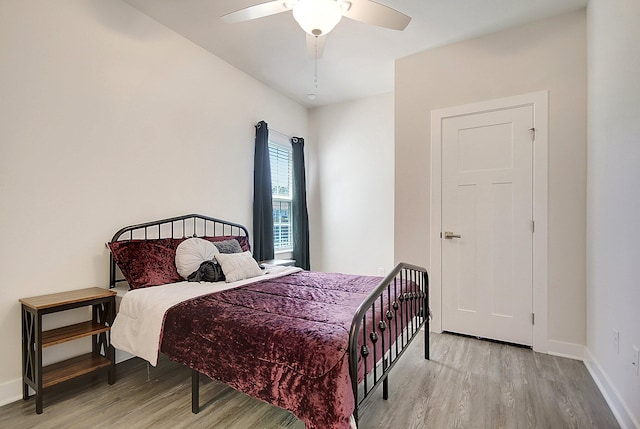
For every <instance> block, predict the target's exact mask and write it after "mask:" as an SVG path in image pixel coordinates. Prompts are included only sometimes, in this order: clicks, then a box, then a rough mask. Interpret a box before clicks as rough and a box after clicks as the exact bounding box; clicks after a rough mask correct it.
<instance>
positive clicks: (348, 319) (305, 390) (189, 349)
mask: <svg viewBox="0 0 640 429" xmlns="http://www.w3.org/2000/svg"><path fill="white" fill-rule="evenodd" d="M192 237H198V239H203V240H207V241H210V242H213V243H214V244H216V247H219V246H220V245H221V243H227V242H233V241H234V240H235V241H237V244H238V245H239V247H240V249H239V250H240V251H238V252H237V254H235V255H232V256H233V259H234V260H238V259H240V258H242V257H243V256H242V254H245V253H246V254H248V255H250V253H247V252H249V251H250V241H249V234H248V231H247V229H246V228H245V227H244V226H242V225H239V224H236V223H233V222H228V221H223V220H220V219H216V218H212V217H208V216H203V215H197V214H189V215H184V216H178V217H174V218H169V219H162V220H158V221H152V222H147V223H143V224H138V225H132V226H128V227H125V228H122V229H121V230H119V231H118V232H117V233H116V234H115V235H114V236H113V238H112V240H111V241H110V242H109V243H108V247H109V248H110V250H111V252H110V287H116V286H118V285H119V284H120V283H128V284H129V287H130V288H131V290H130V291H129V292H127V293H126V294H125V295H124V297H123V298H122V302H121V304H120V311H119V313H118V315H117V316H116V320H115V322H114V325H113V327H112V330H111V341H112V344H113V345H114V346H116V348H118V349H123V350H125V351H128V352H130V353H132V354H134V355H136V356H140V357H142V358H144V359H146V360H147V361H149V362H150V363H152V364H154V365H155V363H156V360H157V355H158V353H160V352H161V353H163V354H165V355H167V356H168V357H169V359H171V360H173V361H176V362H179V363H181V364H184V365H186V366H188V367H189V368H190V369H191V374H192V411H193V412H194V413H197V412H198V411H199V388H198V386H199V378H200V375H201V374H203V375H205V376H207V377H209V378H211V379H214V380H216V381H219V382H222V383H225V384H227V385H229V386H231V387H232V388H234V389H236V390H238V391H241V392H243V393H245V394H248V395H250V396H253V397H255V398H258V399H260V400H263V401H265V402H268V403H271V404H273V405H276V406H278V407H281V408H284V409H286V410H288V411H290V412H292V413H293V414H294V415H295V416H296V417H298V418H300V419H301V420H302V421H304V423H305V425H306V427H307V428H309V429H320V428H322V429H332V428H334V429H346V428H349V427H354V426H357V422H358V419H359V410H361V409H362V407H363V405H364V404H365V403H366V401H367V400H368V399H370V397H371V394H372V392H374V391H375V390H376V389H377V388H378V387H379V386H380V385H382V394H383V397H384V399H387V398H388V379H389V372H390V371H391V370H392V369H393V367H394V366H395V365H396V364H397V363H398V361H399V359H400V358H401V357H402V355H403V352H404V351H405V350H406V349H407V347H408V346H409V344H411V342H412V340H413V339H414V338H416V336H417V335H418V334H419V333H420V332H421V330H423V331H424V336H425V341H424V344H425V346H424V353H425V359H429V326H428V324H429V310H428V309H429V306H428V275H427V272H426V270H425V269H424V268H421V267H417V266H414V265H410V264H406V263H400V264H398V265H397V266H396V267H395V268H394V269H393V270H392V271H391V272H390V273H389V274H388V275H387V276H386V277H384V278H382V277H372V276H357V275H348V274H339V273H316V272H309V271H302V270H300V269H298V268H292V267H268V268H267V269H266V270H264V271H263V272H261V273H259V274H260V275H255V277H250V278H243V279H240V280H237V281H231V282H230V281H220V282H214V283H200V282H185V281H183V280H184V279H183V278H182V277H180V275H179V274H178V273H177V272H176V266H175V263H174V258H175V255H176V249H177V248H178V246H180V244H181V243H183V242H185V240H190V239H191V238H192ZM234 244H235V243H234ZM241 253H242V254H241ZM225 258H227V256H225ZM225 258H223V257H222V256H219V257H217V258H216V259H219V260H220V261H224V260H226V259H225ZM254 263H255V262H254ZM223 268H224V271H225V273H227V272H228V271H227V269H226V268H228V265H227V266H224V265H223ZM227 280H229V275H227ZM232 280H234V279H233V278H232ZM125 327H126V328H125ZM397 400H401V399H400V398H398V399H397ZM402 400H404V399H402Z"/></svg>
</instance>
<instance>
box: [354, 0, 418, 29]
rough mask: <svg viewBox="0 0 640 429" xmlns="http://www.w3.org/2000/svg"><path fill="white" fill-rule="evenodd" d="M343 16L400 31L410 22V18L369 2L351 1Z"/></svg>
mask: <svg viewBox="0 0 640 429" xmlns="http://www.w3.org/2000/svg"><path fill="white" fill-rule="evenodd" d="M343 14H344V16H346V17H347V18H351V19H354V20H356V21H361V22H365V23H367V24H373V25H377V26H379V27H385V28H391V29H392V30H400V31H402V30H404V29H405V28H407V25H409V22H411V17H410V16H407V15H405V14H404V13H402V12H398V11H397V10H395V9H392V8H390V7H388V6H385V5H382V4H380V3H376V2H374V1H371V0H360V1H356V0H353V1H352V2H351V7H350V8H349V10H347V11H345V12H343Z"/></svg>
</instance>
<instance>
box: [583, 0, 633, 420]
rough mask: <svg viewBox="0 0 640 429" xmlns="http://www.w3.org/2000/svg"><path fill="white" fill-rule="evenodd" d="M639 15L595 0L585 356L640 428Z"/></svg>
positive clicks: (624, 4) (623, 413)
mask: <svg viewBox="0 0 640 429" xmlns="http://www.w3.org/2000/svg"><path fill="white" fill-rule="evenodd" d="M639 17H640V2H638V1H637V0H591V1H590V2H589V7H588V24H587V28H588V46H589V103H588V106H589V152H588V154H589V156H588V158H589V166H588V172H589V173H588V187H587V202H588V203H587V363H588V365H589V368H590V369H591V370H592V373H594V375H595V378H596V380H597V381H598V382H599V384H600V385H601V387H603V390H604V392H605V395H606V397H607V399H608V400H609V402H610V404H611V405H612V406H613V408H614V412H615V413H616V414H617V416H618V418H619V421H620V422H621V423H622V424H623V427H629V428H630V427H634V426H635V427H636V428H640V375H639V374H638V372H637V370H638V369H637V368H634V367H633V365H632V364H631V362H632V359H633V351H632V346H634V345H635V346H637V347H640V281H639V276H638V262H640V245H639V243H640V221H639V218H640V191H639V190H638V186H639V185H640V78H639V76H640V48H639V45H638V41H640V26H639V25H638V18H639ZM614 330H616V331H618V332H619V333H620V346H619V347H620V349H619V350H620V351H619V353H617V352H616V351H615V348H614V346H613V331H614Z"/></svg>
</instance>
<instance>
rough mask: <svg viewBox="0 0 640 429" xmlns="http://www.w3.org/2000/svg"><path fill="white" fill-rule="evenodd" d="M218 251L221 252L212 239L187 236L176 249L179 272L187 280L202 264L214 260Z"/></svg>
mask: <svg viewBox="0 0 640 429" xmlns="http://www.w3.org/2000/svg"><path fill="white" fill-rule="evenodd" d="M236 243H237V242H236ZM218 253H220V252H219V251H218V249H217V248H216V246H214V245H213V243H211V242H210V241H207V240H203V239H202V238H197V237H193V238H187V239H186V240H184V241H183V242H182V243H180V245H179V246H178V248H177V249H176V269H177V270H178V274H180V276H181V277H182V278H183V279H185V280H187V279H188V278H189V276H190V275H191V274H192V273H194V272H196V271H198V268H199V267H200V264H202V263H203V262H204V261H211V260H213V258H214V257H215V256H216V255H217V254H218Z"/></svg>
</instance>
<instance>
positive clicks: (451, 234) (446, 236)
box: [444, 231, 460, 240]
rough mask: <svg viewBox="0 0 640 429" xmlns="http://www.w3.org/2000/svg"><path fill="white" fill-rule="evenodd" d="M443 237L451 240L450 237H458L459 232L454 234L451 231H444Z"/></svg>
mask: <svg viewBox="0 0 640 429" xmlns="http://www.w3.org/2000/svg"><path fill="white" fill-rule="evenodd" d="M444 238H446V239H447V240H451V239H452V238H460V234H454V233H453V232H451V231H445V232H444Z"/></svg>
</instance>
